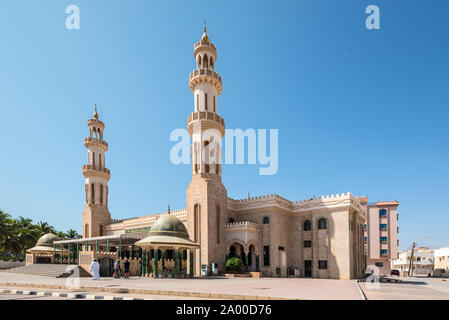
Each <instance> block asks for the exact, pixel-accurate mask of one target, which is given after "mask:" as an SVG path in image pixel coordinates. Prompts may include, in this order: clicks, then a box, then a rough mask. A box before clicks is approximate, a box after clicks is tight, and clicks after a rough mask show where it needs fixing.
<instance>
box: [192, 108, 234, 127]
mask: <svg viewBox="0 0 449 320" xmlns="http://www.w3.org/2000/svg"><path fill="white" fill-rule="evenodd" d="M195 120H212V121H217V122H218V123H220V124H221V125H222V126H224V125H225V121H224V119H223V118H222V117H220V116H219V115H218V114H216V113H214V112H207V111H199V112H193V113H191V114H190V115H189V118H188V120H187V124H190V122H192V121H195Z"/></svg>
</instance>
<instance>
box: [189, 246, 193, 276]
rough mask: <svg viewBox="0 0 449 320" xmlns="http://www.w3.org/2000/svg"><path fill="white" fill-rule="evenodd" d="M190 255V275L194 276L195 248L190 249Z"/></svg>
mask: <svg viewBox="0 0 449 320" xmlns="http://www.w3.org/2000/svg"><path fill="white" fill-rule="evenodd" d="M189 251H190V252H189V255H190V276H191V277H193V273H194V267H193V266H194V263H193V250H192V249H190V250H189Z"/></svg>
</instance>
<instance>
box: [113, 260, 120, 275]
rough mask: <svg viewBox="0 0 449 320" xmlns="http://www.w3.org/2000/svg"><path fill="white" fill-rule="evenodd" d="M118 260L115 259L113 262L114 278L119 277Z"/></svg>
mask: <svg viewBox="0 0 449 320" xmlns="http://www.w3.org/2000/svg"><path fill="white" fill-rule="evenodd" d="M120 270H121V269H120V260H119V259H117V260H116V261H115V262H114V278H115V279H120Z"/></svg>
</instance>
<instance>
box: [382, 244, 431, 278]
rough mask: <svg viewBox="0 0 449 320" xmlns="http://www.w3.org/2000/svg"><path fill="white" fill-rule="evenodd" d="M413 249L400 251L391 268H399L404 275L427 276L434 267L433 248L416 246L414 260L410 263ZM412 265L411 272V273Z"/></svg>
mask: <svg viewBox="0 0 449 320" xmlns="http://www.w3.org/2000/svg"><path fill="white" fill-rule="evenodd" d="M411 255H412V250H407V251H399V252H398V258H397V259H393V260H392V261H391V268H392V269H395V270H399V273H400V275H402V276H409V275H410V276H427V275H429V274H431V273H432V271H433V268H434V253H433V250H431V249H429V248H427V247H418V248H415V250H414V252H413V261H412V263H410V260H411ZM410 267H411V272H410V273H409V270H410Z"/></svg>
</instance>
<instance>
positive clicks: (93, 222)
mask: <svg viewBox="0 0 449 320" xmlns="http://www.w3.org/2000/svg"><path fill="white" fill-rule="evenodd" d="M87 126H88V127H89V137H88V138H85V139H84V146H85V147H86V148H87V164H86V165H84V166H83V175H84V178H85V185H84V189H85V191H86V197H85V202H86V204H85V206H84V211H83V238H91V237H98V236H103V235H105V231H104V230H105V226H106V224H108V223H109V222H110V221H111V214H110V213H109V210H108V181H109V178H110V176H111V173H110V171H109V169H107V168H106V167H105V153H106V151H108V144H107V143H106V141H104V140H103V131H104V123H103V122H101V121H100V120H98V113H97V106H95V113H94V117H93V118H92V119H89V120H87Z"/></svg>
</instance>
